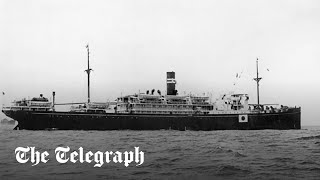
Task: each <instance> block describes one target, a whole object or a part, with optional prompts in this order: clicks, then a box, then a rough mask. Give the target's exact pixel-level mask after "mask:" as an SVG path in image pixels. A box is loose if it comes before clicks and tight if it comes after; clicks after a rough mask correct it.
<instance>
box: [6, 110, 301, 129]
mask: <svg viewBox="0 0 320 180" xmlns="http://www.w3.org/2000/svg"><path fill="white" fill-rule="evenodd" d="M4 113H5V114H6V115H7V116H9V117H11V118H13V119H14V120H17V121H18V126H17V127H18V128H19V129H27V130H46V129H59V130H125V129H130V130H160V129H173V130H206V131H207V130H237V129H252V130H257V129H301V110H300V108H295V109H289V111H287V112H279V113H259V114H257V113H252V114H247V120H248V122H239V114H214V115H192V116H188V115H160V114H157V115H156V114H152V115H148V114H139V115H138V114H94V113H74V112H40V111H39V112H37V111H4Z"/></svg>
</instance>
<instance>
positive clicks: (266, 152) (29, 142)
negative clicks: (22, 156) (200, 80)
mask: <svg viewBox="0 0 320 180" xmlns="http://www.w3.org/2000/svg"><path fill="white" fill-rule="evenodd" d="M11 128H12V126H8V125H0V179H21V178H22V179H88V178H92V179H320V127H303V128H302V130H282V131H279V130H259V131H252V130H249V131H233V130H229V131H173V130H163V131H129V130H128V131H27V130H22V131H14V130H11ZM27 146H29V147H35V148H36V150H38V151H41V152H43V151H47V152H48V153H49V156H48V157H49V161H48V162H47V163H39V164H38V165H35V166H32V163H31V162H27V163H24V164H21V163H18V162H17V160H16V157H15V149H16V148H17V147H27ZM67 146H68V147H70V148H71V151H77V150H78V149H79V147H82V148H83V149H84V152H88V151H92V152H93V153H94V152H96V151H101V152H105V151H113V152H114V151H120V152H124V151H134V147H139V150H141V151H143V152H144V162H143V164H142V165H141V166H136V163H131V164H129V166H128V167H125V166H124V163H114V162H110V163H106V162H105V164H103V165H102V167H100V168H99V167H94V164H95V162H91V163H79V162H77V163H72V162H67V163H65V164H62V163H59V162H57V160H56V158H55V152H54V151H55V149H56V148H57V147H67Z"/></svg>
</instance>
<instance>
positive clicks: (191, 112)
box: [2, 46, 301, 131]
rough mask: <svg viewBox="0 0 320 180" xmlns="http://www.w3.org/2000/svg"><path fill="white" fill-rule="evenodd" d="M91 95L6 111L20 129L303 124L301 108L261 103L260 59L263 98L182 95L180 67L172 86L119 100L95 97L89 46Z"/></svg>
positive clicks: (37, 101)
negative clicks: (178, 84)
mask: <svg viewBox="0 0 320 180" xmlns="http://www.w3.org/2000/svg"><path fill="white" fill-rule="evenodd" d="M87 52H88V69H87V70H85V71H86V73H87V75H88V101H87V102H85V103H67V104H72V105H73V106H72V107H71V109H70V110H69V111H56V110H55V108H56V106H58V105H66V103H64V104H59V103H56V102H55V92H53V93H52V95H53V101H52V102H49V100H48V98H45V97H44V96H43V95H42V94H41V95H40V97H38V98H32V99H31V100H27V99H22V100H19V101H14V102H13V105H12V106H5V107H3V109H2V112H3V113H4V114H5V115H6V116H8V117H11V118H13V119H14V120H16V121H18V125H17V126H16V127H15V129H17V130H19V129H26V130H52V129H58V130H160V129H167V130H169V129H172V130H205V131H208V130H249V129H250V130H259V129H301V108H300V107H287V106H282V105H278V104H260V102H259V81H260V80H261V77H259V73H258V59H257V61H256V63H257V64H256V65H257V77H256V78H254V80H255V81H256V83H257V97H258V98H257V99H258V102H257V104H249V102H248V101H249V96H248V94H229V95H223V96H221V97H220V98H219V99H218V100H216V101H215V102H213V103H212V102H210V98H209V97H208V96H196V95H191V94H189V95H178V91H177V90H176V79H175V72H167V79H166V80H167V91H166V93H165V94H162V93H161V91H159V90H157V92H156V90H154V89H153V90H151V91H146V92H145V93H140V92H139V93H135V94H131V95H125V96H121V97H118V98H117V99H116V100H115V101H113V102H105V103H97V102H91V101H90V72H91V71H92V69H90V64H89V46H87Z"/></svg>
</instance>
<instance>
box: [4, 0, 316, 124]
mask: <svg viewBox="0 0 320 180" xmlns="http://www.w3.org/2000/svg"><path fill="white" fill-rule="evenodd" d="M0 26H1V27H0V91H4V92H5V93H6V94H5V96H4V97H1V101H2V102H1V104H2V103H6V104H8V103H10V102H11V101H12V100H14V99H19V98H23V97H33V96H38V95H39V94H40V93H43V94H44V95H45V96H47V97H51V93H52V91H56V99H57V102H79V101H80V102H83V101H86V92H87V90H86V81H87V80H86V74H85V72H84V70H85V69H86V68H87V67H86V66H87V54H86V53H87V52H86V48H85V46H86V44H87V43H89V45H90V51H91V54H90V55H91V56H90V57H91V67H92V69H93V70H94V71H93V73H92V74H91V77H92V78H91V80H92V83H91V84H92V100H93V101H106V100H108V99H109V100H114V99H115V98H116V97H117V96H120V95H121V93H122V94H123V95H125V94H134V93H137V92H138V91H139V90H140V92H145V91H146V90H148V89H153V88H154V89H160V90H161V91H163V92H164V91H165V90H166V84H165V82H166V81H165V78H166V72H167V71H175V72H176V79H177V82H178V84H177V89H178V91H179V93H180V94H184V93H190V92H192V93H194V94H199V95H200V94H203V93H207V92H210V93H212V94H213V97H218V96H219V95H221V94H224V93H229V92H236V93H248V94H249V95H250V97H251V98H250V102H251V103H256V84H255V82H254V81H253V80H252V78H253V77H254V76H255V65H256V64H255V63H256V58H257V57H258V58H259V63H260V64H259V65H260V72H261V76H262V77H263V79H262V81H261V85H260V95H261V97H260V102H261V103H280V104H284V105H289V106H301V107H302V124H303V125H320V118H319V114H318V111H319V110H318V103H319V102H320V96H319V92H320V80H319V77H320V71H319V67H320V62H319V61H320V59H319V57H320V1H317V0H315V1H311V0H301V1H294V0H287V1H284V0H283V1H281V0H274V1H271V0H268V1H258V0H250V1H245V0H242V1H221V0H217V1H213V0H208V1H205V0H181V1H174V0H144V1H143V0H135V1H129V0H125V1H121V0H113V1H107V0H103V1H93V0H90V1H81V0H74V1H67V0H63V1H62V0H61V1H59V0H58V1H57V0H52V1H48V0H33V1H32V0H28V1H26V0H0ZM267 69H269V71H268V70H267ZM237 73H239V74H241V78H240V79H239V78H236V74H237Z"/></svg>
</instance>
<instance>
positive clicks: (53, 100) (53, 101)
mask: <svg viewBox="0 0 320 180" xmlns="http://www.w3.org/2000/svg"><path fill="white" fill-rule="evenodd" d="M55 98H56V92H54V91H53V92H52V110H53V111H55V109H54V104H55V101H56V99H55Z"/></svg>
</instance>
